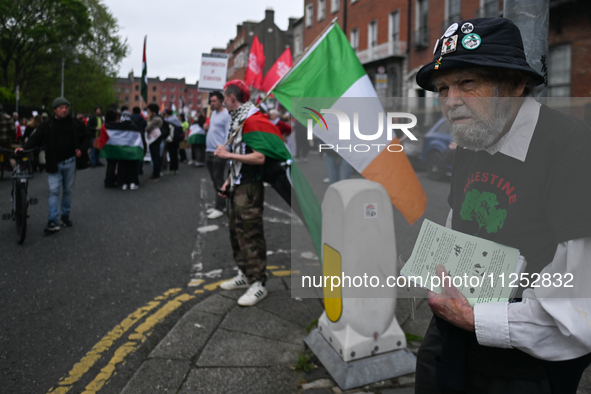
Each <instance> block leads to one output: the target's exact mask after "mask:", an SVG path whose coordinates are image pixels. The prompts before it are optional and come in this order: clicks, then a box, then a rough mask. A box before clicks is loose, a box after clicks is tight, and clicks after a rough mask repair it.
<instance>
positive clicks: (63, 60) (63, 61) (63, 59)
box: [61, 57, 66, 97]
mask: <svg viewBox="0 0 591 394" xmlns="http://www.w3.org/2000/svg"><path fill="white" fill-rule="evenodd" d="M65 62H66V59H65V58H64V57H62V95H61V97H64V63H65Z"/></svg>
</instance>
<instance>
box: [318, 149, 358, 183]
mask: <svg viewBox="0 0 591 394" xmlns="http://www.w3.org/2000/svg"><path fill="white" fill-rule="evenodd" d="M339 161H340V162H339ZM324 165H325V166H326V171H327V173H328V182H329V184H331V185H332V184H333V183H335V182H338V181H342V180H345V179H349V178H351V173H352V172H353V167H351V164H349V163H347V161H345V160H344V159H343V158H342V157H340V156H335V155H332V154H328V153H327V154H325V156H324Z"/></svg>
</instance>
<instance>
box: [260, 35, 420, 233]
mask: <svg viewBox="0 0 591 394" xmlns="http://www.w3.org/2000/svg"><path fill="white" fill-rule="evenodd" d="M271 90H272V92H273V94H274V95H275V97H276V98H277V99H278V100H279V101H280V102H281V104H283V106H284V107H286V108H287V109H288V110H289V111H290V112H291V114H292V116H294V117H296V119H297V120H298V121H299V122H301V123H302V124H303V125H305V126H306V125H307V124H308V119H310V120H311V121H312V122H313V133H314V134H315V135H316V136H318V137H319V138H320V139H321V140H322V141H323V142H324V143H325V144H329V145H331V146H333V147H334V148H335V149H334V150H335V151H337V153H338V154H339V155H341V156H342V157H343V158H344V159H345V160H346V161H347V162H349V163H350V164H351V165H352V166H353V168H355V169H356V170H357V171H358V172H359V173H361V174H362V175H363V176H364V177H365V178H367V179H369V180H371V181H375V182H378V183H380V184H382V186H384V188H385V189H386V190H387V192H388V194H389V195H390V199H391V201H392V203H393V204H394V206H395V207H396V208H397V209H398V210H399V211H400V212H401V213H402V214H403V215H404V217H405V218H406V219H407V220H408V222H410V223H414V222H415V221H416V220H417V219H419V218H420V217H421V216H422V214H423V213H424V211H425V206H426V204H427V198H426V196H425V192H424V190H423V187H422V186H421V184H420V182H419V180H418V178H417V176H416V174H415V172H414V170H413V168H412V166H411V165H410V162H409V161H408V158H407V157H406V155H405V154H404V152H400V150H401V149H400V146H399V145H398V144H399V141H398V139H397V138H396V137H395V134H394V133H393V132H392V131H391V132H390V135H391V137H392V138H388V133H387V131H386V130H387V126H388V119H386V118H387V116H386V111H384V109H383V107H382V104H381V102H380V100H379V99H378V97H377V94H376V91H375V89H374V87H373V85H372V83H371V80H370V79H369V77H368V76H367V74H366V72H365V70H364V68H363V66H362V65H361V63H360V62H359V59H358V58H357V56H356V54H355V52H354V50H353V48H352V47H351V45H350V44H349V42H348V41H347V38H346V37H345V35H344V34H343V32H342V30H341V29H340V27H339V25H338V24H336V23H334V24H333V25H332V26H331V27H329V28H328V29H327V31H326V32H325V33H324V34H323V35H322V36H321V37H320V38H319V39H318V40H317V41H316V42H315V43H314V44H313V45H312V47H311V48H310V49H309V50H308V51H307V52H306V53H305V54H304V55H303V56H302V58H300V60H299V61H298V62H297V63H296V64H295V65H294V66H293V67H292V69H291V70H290V71H289V73H288V74H287V75H286V76H285V77H284V78H283V80H282V81H279V83H278V85H277V86H276V87H275V88H274V89H271ZM331 111H332V112H331ZM355 113H357V115H355ZM380 113H382V114H383V115H382V116H381V118H382V119H381V123H382V133H381V135H380V134H379V133H378V131H379V130H380V115H379V114H380ZM339 114H346V115H347V116H346V117H342V116H341V118H342V119H341V121H339V119H338V116H340V115H339ZM318 115H322V117H323V119H320V117H319V116H318ZM356 116H357V120H356ZM345 118H346V119H345ZM343 119H345V122H343ZM325 122H326V123H325ZM346 122H349V124H348V131H349V132H348V138H343V135H346V136H347V133H344V134H343V133H342V132H343V131H346V130H341V128H345V129H347V127H342V125H345V124H346ZM397 122H400V123H408V122H409V119H398V118H397V119H390V123H397Z"/></svg>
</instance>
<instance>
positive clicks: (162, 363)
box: [121, 277, 428, 394]
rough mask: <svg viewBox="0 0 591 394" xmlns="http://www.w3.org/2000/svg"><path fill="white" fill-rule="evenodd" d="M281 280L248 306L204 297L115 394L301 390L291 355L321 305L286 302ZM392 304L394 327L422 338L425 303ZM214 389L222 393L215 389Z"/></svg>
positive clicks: (231, 297)
mask: <svg viewBox="0 0 591 394" xmlns="http://www.w3.org/2000/svg"><path fill="white" fill-rule="evenodd" d="M289 281H290V278H289V277H286V278H271V279H269V281H268V284H267V288H268V289H269V295H268V297H267V298H266V299H265V300H263V301H262V302H261V303H259V304H258V305H256V306H255V307H251V308H241V307H239V306H237V304H236V300H237V299H238V298H239V297H240V296H241V295H242V294H243V293H244V290H242V289H241V290H234V291H220V292H216V293H215V294H212V295H211V296H209V297H207V298H205V299H204V300H202V301H201V302H200V303H199V304H197V305H195V306H194V307H192V308H191V309H190V310H189V311H188V312H187V313H185V315H184V316H183V317H182V318H181V319H180V320H179V321H178V322H177V324H176V325H175V326H174V327H173V328H172V329H171V331H170V332H169V333H168V334H167V335H166V336H165V337H164V338H163V339H162V341H161V342H160V343H159V344H158V345H157V346H156V347H155V348H154V350H153V351H152V352H151V353H150V355H149V356H148V358H147V360H146V361H144V363H143V364H142V366H141V367H140V368H139V369H138V370H137V371H136V373H135V374H134V376H133V377H132V379H131V380H130V381H129V382H128V384H127V385H126V386H125V388H124V389H123V391H122V392H121V393H122V394H136V393H137V394H139V393H145V392H150V391H151V390H154V389H155V388H158V392H171V393H176V392H179V393H185V392H186V393H189V392H201V391H200V390H205V391H203V392H209V393H215V392H224V391H223V390H224V389H223V388H224V387H225V388H227V389H228V390H229V391H225V392H256V393H265V392H269V393H271V392H286V393H287V392H294V393H296V392H302V388H301V387H300V388H299V389H298V383H300V382H302V380H303V379H305V378H306V377H308V378H310V377H311V376H303V375H302V374H300V373H296V372H294V371H293V370H292V368H293V365H295V364H296V362H297V358H298V354H300V353H301V354H303V353H305V352H306V350H305V345H304V342H303V339H304V337H305V336H306V335H307V332H306V327H307V326H309V325H310V323H311V322H312V321H313V320H315V319H318V318H319V317H320V315H321V313H322V311H323V306H322V302H321V300H318V299H303V300H300V299H294V298H291V293H290V290H289V284H288V282H289ZM398 303H399V304H400V305H398V306H397V310H398V309H400V312H398V311H397V312H398V313H397V317H398V319H399V322H401V323H404V325H405V326H407V327H408V328H411V327H412V328H411V332H412V333H416V334H419V335H420V334H421V333H422V332H424V330H425V329H426V326H425V328H424V329H423V330H422V332H421V327H420V326H423V325H424V321H426V320H427V318H426V317H427V316H426V315H427V313H426V312H425V313H423V312H424V311H423V309H424V308H425V306H426V303H422V302H417V305H416V307H417V311H415V312H414V313H413V311H412V310H411V309H412V308H411V307H409V303H408V300H405V299H399V300H398ZM427 309H428V308H427ZM413 315H415V316H416V317H419V319H418V320H419V321H416V320H413ZM423 315H424V316H423ZM427 323H428V322H427ZM407 327H405V328H407ZM405 331H407V330H406V329H405ZM411 350H414V351H416V350H415V349H411ZM308 352H309V351H308ZM290 367H292V368H290ZM257 376H260V377H261V379H258V380H257V379H256V377H257ZM313 380H314V379H312V380H311V381H313ZM206 383H207V384H206ZM401 383H402V382H400V383H398V384H395V386H398V387H400V385H404V384H403V383H402V384H401ZM204 384H206V386H204ZM218 385H219V389H220V390H222V391H216V390H218ZM244 385H246V386H244ZM206 387H207V388H206ZM333 387H334V386H333ZM179 390H180V391H179ZM195 390H196V391H195ZM212 390H213V391H212ZM236 390H237V391H236ZM272 390H275V391H272ZM277 390H279V391H277ZM304 392H307V390H304Z"/></svg>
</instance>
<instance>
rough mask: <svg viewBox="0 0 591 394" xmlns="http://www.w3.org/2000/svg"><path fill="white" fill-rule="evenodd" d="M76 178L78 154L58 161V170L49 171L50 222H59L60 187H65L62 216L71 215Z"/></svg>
mask: <svg viewBox="0 0 591 394" xmlns="http://www.w3.org/2000/svg"><path fill="white" fill-rule="evenodd" d="M75 180H76V156H72V157H70V158H69V159H66V160H64V161H62V162H59V163H57V172H54V173H52V174H50V173H47V183H48V184H49V199H48V205H49V218H48V220H49V221H50V222H55V223H59V220H58V217H59V214H60V206H59V197H60V187H63V195H62V209H61V211H62V216H70V209H71V208H72V197H73V196H74V181H75Z"/></svg>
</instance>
